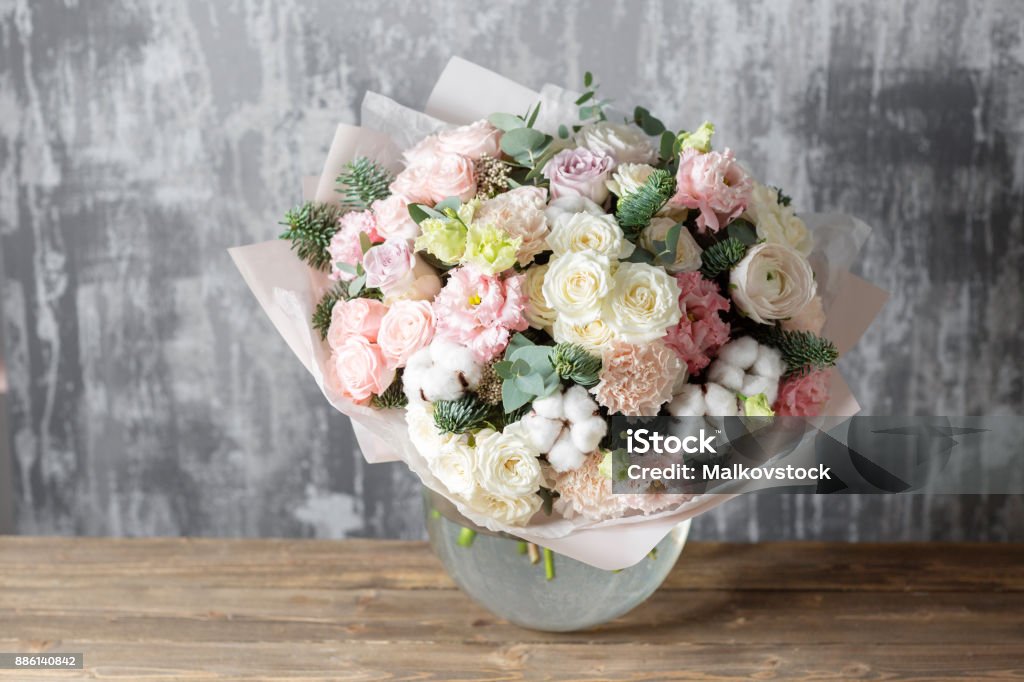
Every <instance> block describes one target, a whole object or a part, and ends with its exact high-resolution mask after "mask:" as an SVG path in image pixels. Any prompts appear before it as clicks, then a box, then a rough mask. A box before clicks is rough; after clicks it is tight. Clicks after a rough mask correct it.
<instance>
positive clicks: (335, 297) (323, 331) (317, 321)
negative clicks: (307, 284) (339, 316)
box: [313, 286, 348, 339]
mask: <svg viewBox="0 0 1024 682" xmlns="http://www.w3.org/2000/svg"><path fill="white" fill-rule="evenodd" d="M347 298H348V295H347V292H346V291H345V289H344V288H343V287H340V286H335V287H334V288H333V289H331V290H330V291H328V292H327V293H326V294H324V297H323V298H321V299H320V302H319V303H317V304H316V308H314V309H313V329H315V330H317V331H318V332H319V333H320V338H321V339H326V338H327V332H328V331H329V330H330V328H331V320H332V319H333V317H334V304H335V303H337V302H338V301H342V300H345V299H347Z"/></svg>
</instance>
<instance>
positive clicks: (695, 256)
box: [640, 218, 704, 274]
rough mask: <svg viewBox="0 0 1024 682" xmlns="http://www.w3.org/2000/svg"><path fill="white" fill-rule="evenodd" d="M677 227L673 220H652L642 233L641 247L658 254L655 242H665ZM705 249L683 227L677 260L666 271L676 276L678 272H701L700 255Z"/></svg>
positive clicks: (677, 249) (680, 230) (677, 242)
mask: <svg viewBox="0 0 1024 682" xmlns="http://www.w3.org/2000/svg"><path fill="white" fill-rule="evenodd" d="M674 225H676V221H674V220H672V219H671V218H652V219H651V224H650V225H648V226H647V227H645V228H644V230H643V232H641V233H640V246H641V247H643V248H644V249H645V250H646V251H648V252H650V253H653V254H657V253H658V252H659V250H658V247H657V246H655V244H654V243H655V242H664V241H665V237H667V236H668V231H669V230H671V229H672V227H673V226H674ZM703 252H704V249H702V248H700V246H699V245H698V244H697V242H696V240H695V239H694V238H693V235H692V234H690V231H689V230H688V229H686V226H683V227H681V228H680V229H679V237H678V239H676V258H675V262H673V263H672V264H671V265H666V266H665V269H666V270H668V271H669V272H671V273H673V274H675V273H677V272H695V271H697V270H700V266H701V260H700V254H701V253H703Z"/></svg>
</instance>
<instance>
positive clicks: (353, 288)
mask: <svg viewBox="0 0 1024 682" xmlns="http://www.w3.org/2000/svg"><path fill="white" fill-rule="evenodd" d="M364 284H366V275H360V276H359V277H356V278H355V279H354V280H352V281H351V282H349V283H348V295H349V296H352V297H355V296H358V295H359V292H360V291H362V290H363V285H364Z"/></svg>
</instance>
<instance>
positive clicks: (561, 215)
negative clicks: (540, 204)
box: [544, 197, 604, 227]
mask: <svg viewBox="0 0 1024 682" xmlns="http://www.w3.org/2000/svg"><path fill="white" fill-rule="evenodd" d="M577 213H589V214H590V215H604V209H603V208H601V207H600V206H599V205H598V204H595V203H594V202H593V201H591V200H590V199H588V198H586V197H559V198H558V199H554V200H552V201H551V203H550V204H548V207H547V209H545V210H544V215H545V216H547V219H548V227H552V226H554V225H555V223H557V222H558V221H559V220H562V219H566V218H570V217H572V216H574V215H576V214H577Z"/></svg>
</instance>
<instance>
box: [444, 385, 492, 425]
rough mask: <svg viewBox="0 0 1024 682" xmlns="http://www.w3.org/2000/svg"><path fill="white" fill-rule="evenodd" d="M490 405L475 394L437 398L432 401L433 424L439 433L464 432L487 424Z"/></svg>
mask: <svg viewBox="0 0 1024 682" xmlns="http://www.w3.org/2000/svg"><path fill="white" fill-rule="evenodd" d="M490 412H491V406H490V405H488V404H487V403H485V402H482V401H481V400H479V399H478V398H477V397H476V396H473V395H466V396H463V397H462V398H459V399H458V400H438V401H437V402H435V403H434V425H435V426H437V428H438V430H439V431H440V432H441V433H455V434H460V433H466V432H467V431H475V430H476V429H481V428H483V427H484V426H486V424H487V417H488V416H489V415H490Z"/></svg>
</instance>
